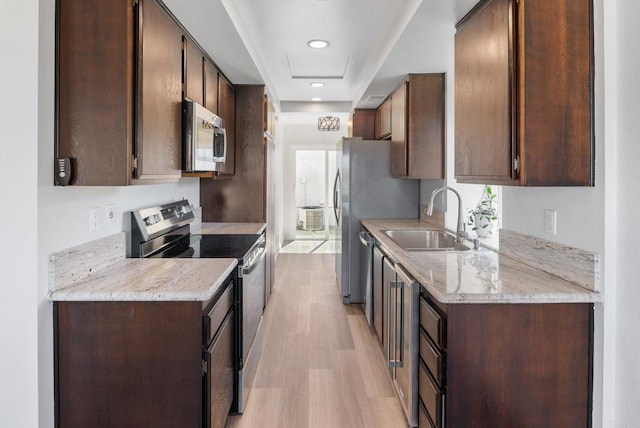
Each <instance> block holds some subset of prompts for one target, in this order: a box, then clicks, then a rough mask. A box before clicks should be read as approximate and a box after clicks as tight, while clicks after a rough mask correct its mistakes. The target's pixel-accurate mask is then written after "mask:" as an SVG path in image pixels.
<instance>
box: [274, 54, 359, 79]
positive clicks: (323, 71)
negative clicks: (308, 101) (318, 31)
mask: <svg viewBox="0 0 640 428" xmlns="http://www.w3.org/2000/svg"><path fill="white" fill-rule="evenodd" d="M350 59H351V57H350V56H349V55H288V56H287V61H288V62H289V72H290V73H291V78H292V79H342V78H344V74H345V73H346V72H347V66H348V65H349V61H350Z"/></svg>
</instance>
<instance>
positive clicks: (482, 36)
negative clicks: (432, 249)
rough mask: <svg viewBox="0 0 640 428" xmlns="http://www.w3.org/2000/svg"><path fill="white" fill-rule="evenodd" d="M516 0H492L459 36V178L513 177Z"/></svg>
mask: <svg viewBox="0 0 640 428" xmlns="http://www.w3.org/2000/svg"><path fill="white" fill-rule="evenodd" d="M513 1H514V0H489V1H488V2H486V3H485V4H484V5H483V6H481V8H480V9H478V10H477V11H476V12H474V13H473V15H472V16H471V17H469V18H468V19H467V20H466V21H463V22H462V23H461V24H460V25H459V27H458V31H457V32H456V35H455V79H456V83H455V128H456V129H455V177H456V179H459V180H461V181H474V180H475V181H479V182H482V181H484V182H503V183H509V182H512V181H513V180H514V179H515V178H516V177H515V172H514V169H513V168H512V165H513V158H514V153H515V131H514V130H515V109H514V99H513V97H514V93H515V87H514V85H513V79H512V77H513V75H514V61H515V58H514V49H513V46H514V38H513V36H512V34H513V25H514V7H513Z"/></svg>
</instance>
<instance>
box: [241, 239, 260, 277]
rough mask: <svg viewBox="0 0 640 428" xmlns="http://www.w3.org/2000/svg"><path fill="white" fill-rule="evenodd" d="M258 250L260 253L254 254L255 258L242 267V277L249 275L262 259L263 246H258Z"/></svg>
mask: <svg viewBox="0 0 640 428" xmlns="http://www.w3.org/2000/svg"><path fill="white" fill-rule="evenodd" d="M258 248H260V251H259V252H258V253H256V256H255V257H254V258H253V260H251V261H250V262H249V263H245V264H244V265H243V266H242V275H243V276H247V275H249V274H251V273H252V272H253V271H254V270H255V269H256V266H257V265H258V264H259V263H260V261H261V260H262V259H263V258H264V253H265V246H264V245H260V246H259V247H258Z"/></svg>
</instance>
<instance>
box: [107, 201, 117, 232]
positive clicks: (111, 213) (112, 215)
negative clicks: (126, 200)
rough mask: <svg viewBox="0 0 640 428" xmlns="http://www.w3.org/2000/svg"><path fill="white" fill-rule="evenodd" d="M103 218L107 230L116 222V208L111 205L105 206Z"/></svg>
mask: <svg viewBox="0 0 640 428" xmlns="http://www.w3.org/2000/svg"><path fill="white" fill-rule="evenodd" d="M105 218H106V221H107V229H110V228H111V227H113V225H114V224H115V222H116V207H115V205H113V204H109V205H107V207H106V208H105Z"/></svg>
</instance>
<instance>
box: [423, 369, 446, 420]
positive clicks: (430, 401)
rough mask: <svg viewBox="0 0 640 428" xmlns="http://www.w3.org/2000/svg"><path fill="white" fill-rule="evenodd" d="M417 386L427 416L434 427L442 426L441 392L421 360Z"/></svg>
mask: <svg viewBox="0 0 640 428" xmlns="http://www.w3.org/2000/svg"><path fill="white" fill-rule="evenodd" d="M418 388H419V395H420V400H422V402H423V403H424V406H425V408H426V409H427V413H428V415H429V418H430V419H431V421H432V422H433V423H434V424H435V426H436V427H440V426H442V392H441V391H440V388H438V386H437V384H436V382H435V380H433V378H432V377H431V375H430V374H429V371H428V370H427V366H426V365H425V364H424V363H423V362H420V368H419V370H418Z"/></svg>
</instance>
